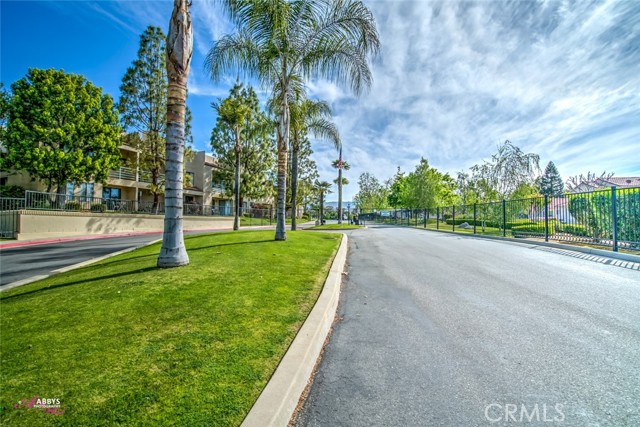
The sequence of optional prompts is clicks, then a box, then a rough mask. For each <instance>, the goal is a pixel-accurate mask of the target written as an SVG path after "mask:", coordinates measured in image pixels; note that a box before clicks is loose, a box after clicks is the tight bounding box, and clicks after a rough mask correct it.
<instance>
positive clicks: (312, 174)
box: [291, 137, 320, 221]
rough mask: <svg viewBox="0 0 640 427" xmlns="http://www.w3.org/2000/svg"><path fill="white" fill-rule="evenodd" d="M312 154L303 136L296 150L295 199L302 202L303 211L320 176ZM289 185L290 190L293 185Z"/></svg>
mask: <svg viewBox="0 0 640 427" xmlns="http://www.w3.org/2000/svg"><path fill="white" fill-rule="evenodd" d="M312 154H313V150H312V149H311V142H310V141H309V138H307V137H304V138H303V139H302V140H301V142H300V149H299V151H298V173H297V175H298V179H297V184H296V187H297V189H296V199H297V200H300V201H301V202H302V205H303V208H304V210H305V212H306V209H307V207H308V206H309V204H310V203H311V202H312V200H313V199H314V198H315V182H316V181H317V180H318V177H319V176H320V174H318V167H317V165H316V162H315V161H314V160H313V159H312V158H311V155H312ZM291 163H293V162H291ZM291 182H292V183H293V179H291ZM291 187H292V188H291V190H293V185H292V186H291ZM296 210H297V207H296V208H295V210H293V211H294V212H296ZM292 221H293V218H292Z"/></svg>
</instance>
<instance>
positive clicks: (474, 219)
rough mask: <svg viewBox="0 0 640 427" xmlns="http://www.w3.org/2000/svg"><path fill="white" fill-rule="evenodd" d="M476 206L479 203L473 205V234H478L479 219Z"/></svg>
mask: <svg viewBox="0 0 640 427" xmlns="http://www.w3.org/2000/svg"><path fill="white" fill-rule="evenodd" d="M476 206H477V203H474V204H473V234H476V218H477V215H476Z"/></svg>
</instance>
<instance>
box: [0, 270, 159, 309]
mask: <svg viewBox="0 0 640 427" xmlns="http://www.w3.org/2000/svg"><path fill="white" fill-rule="evenodd" d="M154 270H162V269H161V268H159V267H155V266H154V267H146V268H142V269H141V268H136V269H133V270H131V271H123V272H121V273H115V274H109V275H106V276H97V277H91V278H87V279H83V280H77V281H75V282H66V283H59V284H57V285H51V286H45V287H42V288H38V289H33V290H31V291H26V292H22V293H19V294H14V295H9V296H0V301H5V300H9V299H13V298H18V297H22V296H25V295H33V294H36V293H38V292H42V291H50V290H53V289H58V288H66V287H67V286H73V285H79V284H82V283H90V282H96V281H99V280H108V279H115V278H118V277H123V276H129V275H131V274H136V273H146V272H147V271H154Z"/></svg>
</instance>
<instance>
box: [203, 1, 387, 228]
mask: <svg viewBox="0 0 640 427" xmlns="http://www.w3.org/2000/svg"><path fill="white" fill-rule="evenodd" d="M224 3H225V6H226V8H227V9H228V11H229V12H230V15H231V17H232V19H233V21H234V22H235V23H236V25H237V27H238V31H237V32H236V33H234V34H230V35H226V36H224V37H223V38H222V39H220V40H218V41H217V42H216V43H215V44H214V46H213V48H212V49H211V50H210V51H209V53H208V55H207V60H206V64H207V66H208V68H209V70H210V73H211V77H212V79H214V80H217V79H219V78H220V76H221V75H222V74H223V73H224V72H226V71H228V70H240V71H242V72H245V73H246V74H247V75H249V76H250V77H254V78H257V79H258V80H259V81H260V82H261V83H262V84H263V85H264V86H265V87H267V88H269V89H272V90H273V93H274V94H279V96H278V97H277V99H276V100H275V102H274V103H275V104H276V105H278V108H277V110H276V111H277V115H278V128H277V135H278V197H277V209H276V235H275V239H276V240H286V231H285V209H286V189H287V185H286V176H287V157H288V150H289V137H290V131H289V126H290V109H289V95H290V94H291V93H294V91H295V90H296V89H301V86H302V83H303V82H304V81H305V80H306V79H309V78H327V79H329V80H335V81H337V82H339V83H342V84H345V85H348V86H350V87H351V89H352V90H353V91H354V92H355V93H356V94H359V93H361V92H362V91H363V90H364V89H365V88H368V87H369V86H370V84H371V80H372V75H371V71H370V69H369V64H368V62H367V56H368V55H369V54H370V53H374V54H375V53H377V51H378V50H379V45H380V42H379V39H378V32H377V29H376V26H375V19H374V17H373V14H372V13H371V11H370V10H369V9H368V8H367V7H366V6H365V5H364V4H363V3H362V2H361V1H359V0H330V1H323V2H317V1H315V0H298V1H287V0H226V1H225V2H224Z"/></svg>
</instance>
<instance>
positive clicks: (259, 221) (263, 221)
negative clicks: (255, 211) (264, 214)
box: [240, 217, 276, 227]
mask: <svg viewBox="0 0 640 427" xmlns="http://www.w3.org/2000/svg"><path fill="white" fill-rule="evenodd" d="M275 224H276V221H275V219H274V220H272V221H271V223H269V218H247V217H240V227H247V226H252V225H275Z"/></svg>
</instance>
